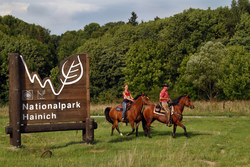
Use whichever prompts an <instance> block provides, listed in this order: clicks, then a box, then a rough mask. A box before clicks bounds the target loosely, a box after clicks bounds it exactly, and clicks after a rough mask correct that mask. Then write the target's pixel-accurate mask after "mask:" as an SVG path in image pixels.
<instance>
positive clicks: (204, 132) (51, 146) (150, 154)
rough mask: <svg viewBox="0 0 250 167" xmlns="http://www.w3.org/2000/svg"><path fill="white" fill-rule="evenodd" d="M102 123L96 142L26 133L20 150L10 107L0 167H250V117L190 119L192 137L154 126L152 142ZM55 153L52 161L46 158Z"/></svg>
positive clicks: (1, 119)
mask: <svg viewBox="0 0 250 167" xmlns="http://www.w3.org/2000/svg"><path fill="white" fill-rule="evenodd" d="M94 119H95V122H97V124H98V128H97V129H96V130H95V140H94V142H91V143H86V142H84V141H82V136H81V133H82V132H81V131H61V132H42V133H26V134H22V146H21V147H20V148H19V149H17V150H15V149H13V147H12V145H10V144H9V135H6V134H5V126H8V122H9V119H8V108H7V107H5V108H2V109H1V110H0V124H1V126H0V127H1V131H0V149H1V151H0V166H11V167H12V166H25V167H27V166H32V167H33V166H53V167H54V166H192V167H193V166H249V165H250V160H249V157H250V152H249V150H250V133H249V129H250V120H249V117H236V116H232V117H227V118H212V117H207V118H185V117H184V119H183V121H182V122H183V124H184V125H185V126H186V128H187V132H188V136H189V138H188V139H186V138H185V137H184V135H183V129H182V128H180V127H177V131H176V138H175V139H173V138H172V137H171V135H172V129H173V128H172V127H171V128H169V127H166V125H164V124H162V123H160V122H157V121H155V122H154V123H153V124H152V131H151V136H152V138H151V139H149V138H147V137H143V135H144V132H143V130H142V126H141V123H140V127H139V136H138V137H136V136H135V133H134V134H132V135H131V136H125V134H127V133H128V132H130V131H131V126H130V125H128V126H126V124H124V123H119V127H120V130H121V132H122V133H123V134H124V136H120V135H119V134H118V132H117V131H116V130H115V131H114V135H113V136H110V133H111V124H110V123H109V122H107V121H106V120H105V118H103V117H98V118H96V117H95V118H94ZM45 150H50V151H51V152H52V156H51V157H50V155H49V154H45V155H44V156H43V157H41V155H42V154H43V152H44V151H45Z"/></svg>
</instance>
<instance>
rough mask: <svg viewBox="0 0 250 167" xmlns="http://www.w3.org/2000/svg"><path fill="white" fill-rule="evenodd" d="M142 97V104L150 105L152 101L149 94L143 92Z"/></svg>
mask: <svg viewBox="0 0 250 167" xmlns="http://www.w3.org/2000/svg"><path fill="white" fill-rule="evenodd" d="M141 98H142V104H143V105H149V104H151V103H152V102H151V101H150V100H149V98H148V96H147V95H146V94H144V93H142V94H141Z"/></svg>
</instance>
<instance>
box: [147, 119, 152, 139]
mask: <svg viewBox="0 0 250 167" xmlns="http://www.w3.org/2000/svg"><path fill="white" fill-rule="evenodd" d="M150 125H151V120H150V121H148V122H147V124H146V131H147V134H148V137H149V138H152V137H151V135H150Z"/></svg>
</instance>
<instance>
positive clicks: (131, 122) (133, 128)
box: [127, 121, 135, 136]
mask: <svg viewBox="0 0 250 167" xmlns="http://www.w3.org/2000/svg"><path fill="white" fill-rule="evenodd" d="M129 123H130V125H131V128H132V132H130V133H128V134H127V136H129V135H131V134H132V133H134V131H135V127H134V124H135V122H134V121H129Z"/></svg>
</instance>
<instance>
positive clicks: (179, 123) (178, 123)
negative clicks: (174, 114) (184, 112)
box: [176, 121, 188, 138]
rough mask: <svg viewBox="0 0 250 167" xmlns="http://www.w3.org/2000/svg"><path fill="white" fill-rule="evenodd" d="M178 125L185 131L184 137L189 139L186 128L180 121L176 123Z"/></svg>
mask: <svg viewBox="0 0 250 167" xmlns="http://www.w3.org/2000/svg"><path fill="white" fill-rule="evenodd" d="M176 124H177V125H178V126H180V127H182V128H183V129H184V135H185V137H186V138H188V136H187V131H186V127H185V126H184V125H183V124H182V123H181V122H180V121H178V122H176Z"/></svg>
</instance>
